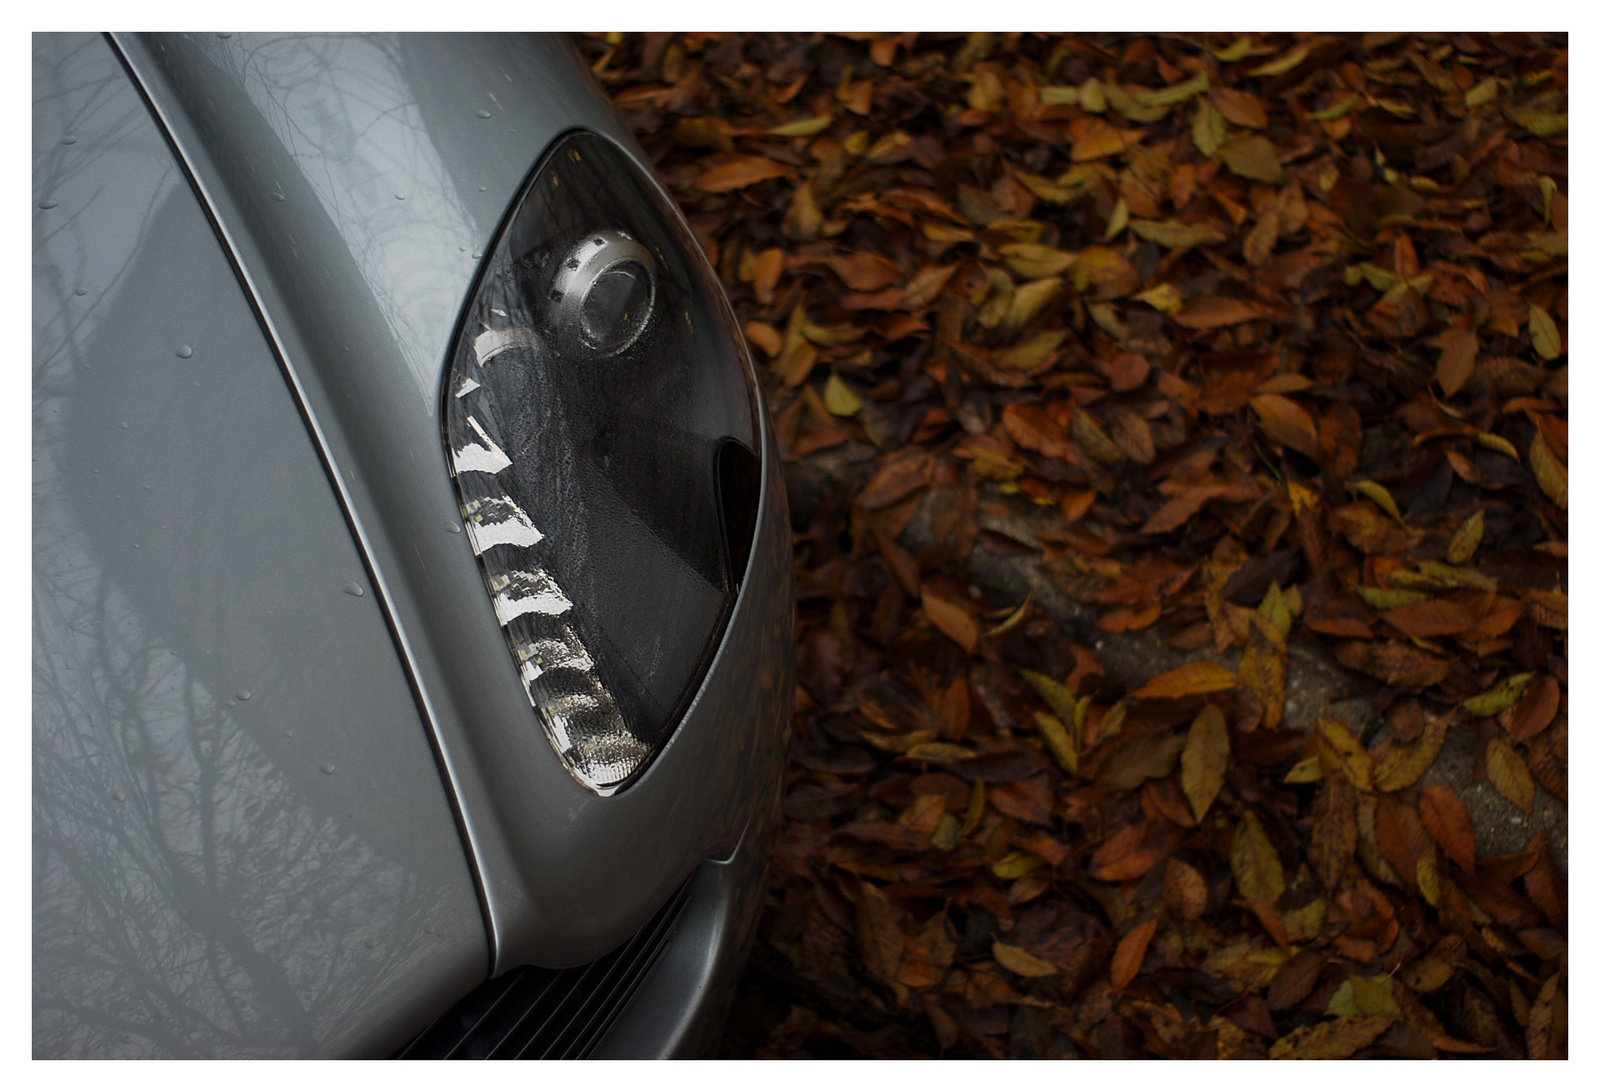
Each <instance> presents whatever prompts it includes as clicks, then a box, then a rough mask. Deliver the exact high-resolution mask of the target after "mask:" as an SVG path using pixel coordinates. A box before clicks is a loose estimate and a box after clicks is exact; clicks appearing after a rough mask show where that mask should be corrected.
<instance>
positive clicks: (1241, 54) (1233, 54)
mask: <svg viewBox="0 0 1600 1092" xmlns="http://www.w3.org/2000/svg"><path fill="white" fill-rule="evenodd" d="M1249 52H1250V39H1249V38H1240V39H1238V40H1237V41H1235V42H1234V43H1233V44H1232V45H1230V46H1228V47H1227V48H1225V49H1216V50H1212V52H1211V55H1212V56H1213V57H1215V58H1216V59H1217V60H1219V61H1221V62H1222V63H1223V64H1231V63H1232V62H1234V61H1239V60H1243V59H1244V58H1245V56H1246V55H1248V54H1249Z"/></svg>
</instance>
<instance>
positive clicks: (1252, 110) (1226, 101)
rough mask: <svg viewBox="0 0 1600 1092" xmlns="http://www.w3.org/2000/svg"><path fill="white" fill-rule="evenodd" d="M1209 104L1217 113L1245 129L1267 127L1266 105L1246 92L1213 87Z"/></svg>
mask: <svg viewBox="0 0 1600 1092" xmlns="http://www.w3.org/2000/svg"><path fill="white" fill-rule="evenodd" d="M1211 103H1212V105H1214V106H1215V107H1216V108H1217V113H1219V114H1221V115H1222V116H1223V117H1225V118H1227V119H1228V120H1229V121H1231V122H1233V123H1234V124H1235V125H1242V126H1244V127H1245V128H1247V129H1265V128H1266V127H1267V108H1266V105H1265V104H1264V103H1263V102H1262V101H1261V100H1260V99H1258V98H1256V97H1255V96H1254V95H1252V94H1251V93H1250V92H1248V91H1235V90H1233V89H1232V88H1230V87H1213V88H1212V89H1211Z"/></svg>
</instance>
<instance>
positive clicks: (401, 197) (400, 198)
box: [394, 193, 406, 201]
mask: <svg viewBox="0 0 1600 1092" xmlns="http://www.w3.org/2000/svg"><path fill="white" fill-rule="evenodd" d="M394 199H395V200H396V201H404V200H405V199H406V195H405V194H403V193H397V194H395V195H394Z"/></svg>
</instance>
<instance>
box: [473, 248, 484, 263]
mask: <svg viewBox="0 0 1600 1092" xmlns="http://www.w3.org/2000/svg"><path fill="white" fill-rule="evenodd" d="M481 257H483V251H482V250H474V251H473V252H472V260H473V261H477V260H478V259H479V258H481Z"/></svg>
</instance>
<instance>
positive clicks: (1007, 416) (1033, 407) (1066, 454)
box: [1000, 402, 1072, 459]
mask: <svg viewBox="0 0 1600 1092" xmlns="http://www.w3.org/2000/svg"><path fill="white" fill-rule="evenodd" d="M1000 420H1001V423H1003V424H1004V425H1005V426H1006V431H1007V432H1009V433H1010V434H1011V438H1012V439H1013V440H1015V441H1016V442H1017V443H1018V444H1020V445H1021V446H1023V447H1025V448H1027V449H1028V450H1029V451H1037V452H1039V454H1041V455H1051V456H1054V457H1055V458H1058V459H1067V458H1071V456H1072V444H1071V443H1070V442H1069V441H1068V440H1067V435H1066V433H1065V432H1064V431H1063V430H1062V428H1061V426H1060V425H1058V424H1056V419H1055V418H1054V417H1052V416H1051V415H1050V414H1049V412H1048V411H1046V410H1045V408H1044V407H1043V406H1040V405H1038V404H1037V403H1034V402H1012V403H1011V404H1009V405H1007V406H1006V407H1005V409H1003V410H1001V411H1000Z"/></svg>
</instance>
